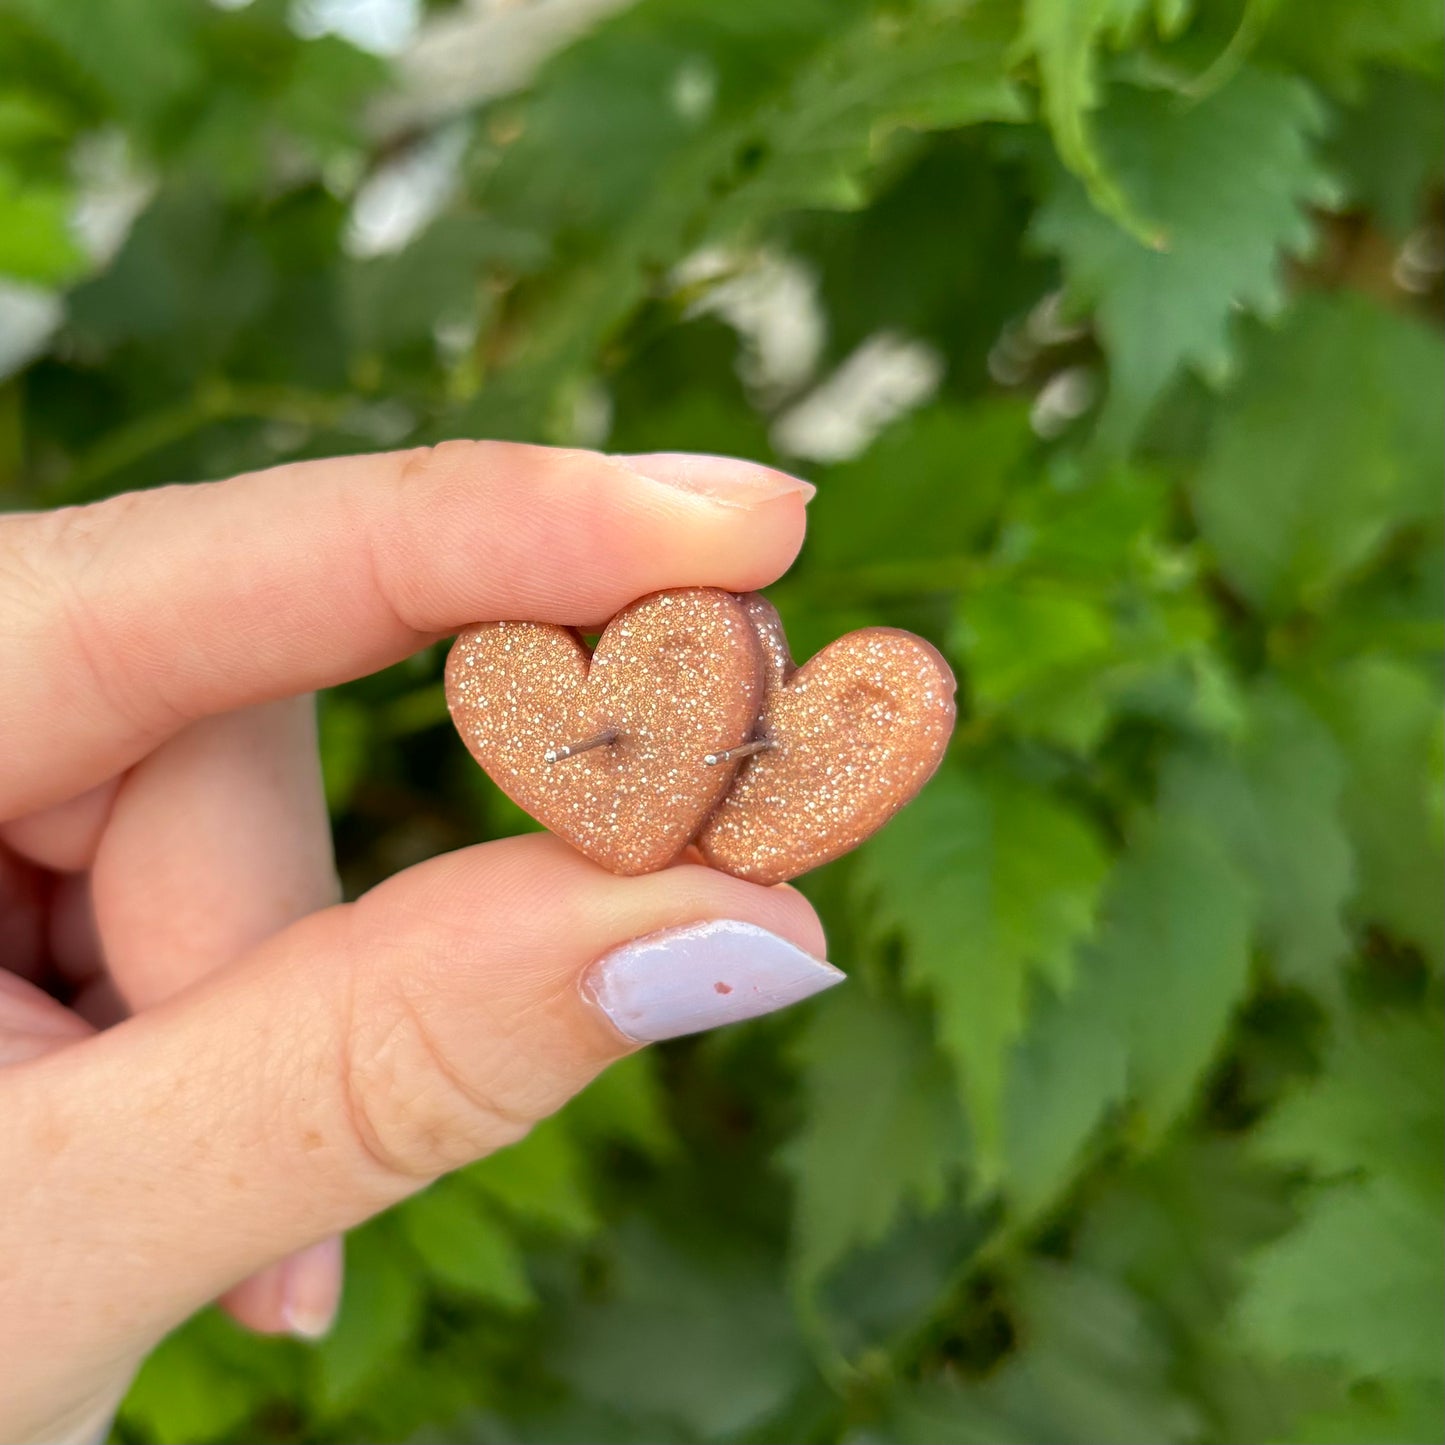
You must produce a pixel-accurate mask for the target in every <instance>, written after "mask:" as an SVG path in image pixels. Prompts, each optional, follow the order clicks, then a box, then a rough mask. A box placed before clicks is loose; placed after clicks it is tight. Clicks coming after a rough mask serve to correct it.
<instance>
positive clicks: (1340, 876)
mask: <svg viewBox="0 0 1445 1445" xmlns="http://www.w3.org/2000/svg"><path fill="white" fill-rule="evenodd" d="M1344 780H1345V765H1344V760H1343V759H1342V757H1341V755H1340V750H1339V748H1338V746H1337V744H1336V743H1335V740H1334V738H1333V737H1332V736H1331V735H1330V732H1329V729H1328V728H1327V727H1326V726H1325V725H1324V724H1323V723H1322V722H1321V721H1320V720H1319V719H1318V718H1317V717H1316V716H1315V715H1314V714H1313V713H1312V712H1311V711H1310V709H1309V708H1308V707H1307V706H1306V705H1305V704H1304V703H1303V702H1301V701H1300V699H1299V698H1297V697H1295V696H1293V695H1292V694H1291V693H1289V692H1288V691H1287V690H1286V689H1285V688H1283V687H1282V686H1280V685H1279V684H1278V683H1275V682H1272V681H1270V682H1265V683H1263V684H1261V685H1260V686H1258V687H1256V688H1255V689H1254V691H1253V693H1252V694H1251V695H1250V697H1249V699H1248V712H1247V716H1246V724H1245V728H1244V732H1243V735H1242V736H1241V737H1240V738H1239V739H1238V746H1237V748H1236V750H1235V752H1234V755H1233V756H1229V755H1226V754H1223V753H1220V752H1215V753H1213V754H1197V755H1196V754H1183V753H1180V754H1176V755H1175V757H1174V758H1173V759H1172V760H1171V764H1170V766H1169V767H1168V769H1167V770H1166V772H1165V774H1164V778H1163V781H1162V785H1161V786H1162V791H1163V793H1164V795H1165V797H1166V799H1168V801H1169V805H1172V806H1174V807H1176V808H1178V809H1179V810H1180V811H1181V812H1185V813H1187V814H1189V815H1191V816H1193V817H1196V818H1203V819H1208V820H1210V822H1211V824H1212V826H1213V827H1214V829H1215V830H1216V831H1217V833H1218V835H1219V836H1220V837H1221V838H1225V839H1228V840H1229V845H1230V850H1231V852H1232V853H1233V855H1234V857H1235V858H1236V859H1238V860H1239V861H1240V862H1241V863H1242V864H1243V865H1244V867H1245V869H1246V870H1247V871H1248V873H1249V876H1250V878H1251V879H1252V880H1253V881H1254V883H1255V885H1256V887H1257V888H1258V890H1259V905H1260V926H1261V931H1262V937H1263V941H1264V942H1265V944H1266V945H1267V946H1268V947H1269V948H1270V950H1271V952H1272V954H1273V958H1274V962H1275V965H1276V967H1277V968H1278V969H1279V971H1280V973H1281V974H1283V975H1284V976H1286V977H1288V978H1291V979H1294V980H1297V981H1299V982H1302V983H1307V984H1311V985H1314V986H1317V987H1321V988H1324V989H1327V990H1328V989H1332V988H1333V986H1334V984H1335V982H1336V981H1337V976H1338V975H1337V970H1338V966H1339V964H1340V963H1341V962H1342V960H1343V959H1344V958H1345V956H1346V954H1347V953H1348V951H1349V947H1350V940H1349V937H1348V935H1347V933H1346V931H1345V923H1344V919H1345V908H1346V905H1347V904H1348V903H1349V900H1350V896H1351V893H1352V892H1353V888H1354V863H1353V855H1352V852H1351V848H1350V843H1349V839H1348V837H1347V836H1346V834H1345V828H1344V822H1343V818H1342V816H1341V796H1342V793H1343V790H1344Z"/></svg>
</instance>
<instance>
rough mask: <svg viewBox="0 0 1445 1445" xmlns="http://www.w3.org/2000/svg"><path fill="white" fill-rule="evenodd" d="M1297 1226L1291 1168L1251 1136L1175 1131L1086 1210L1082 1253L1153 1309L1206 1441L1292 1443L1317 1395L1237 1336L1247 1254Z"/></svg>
mask: <svg viewBox="0 0 1445 1445" xmlns="http://www.w3.org/2000/svg"><path fill="white" fill-rule="evenodd" d="M1293 1220H1294V1211H1293V1209H1292V1207H1291V1202H1290V1190H1289V1187H1288V1183H1287V1180H1286V1179H1285V1177H1284V1175H1283V1173H1282V1172H1281V1171H1279V1170H1276V1169H1273V1168H1270V1167H1267V1166H1264V1165H1262V1164H1261V1162H1260V1161H1259V1160H1257V1159H1256V1158H1254V1157H1253V1156H1252V1154H1251V1153H1250V1151H1249V1149H1248V1147H1247V1143H1246V1142H1244V1141H1241V1140H1239V1139H1233V1138H1216V1137H1212V1136H1207V1135H1206V1136H1202V1137H1201V1136H1193V1135H1185V1134H1181V1135H1177V1136H1175V1137H1174V1138H1172V1139H1171V1140H1170V1141H1169V1144H1168V1145H1167V1146H1166V1147H1165V1148H1164V1149H1162V1150H1160V1151H1159V1152H1158V1153H1157V1154H1155V1155H1153V1156H1148V1157H1145V1158H1143V1159H1140V1160H1138V1161H1137V1162H1135V1163H1134V1164H1132V1165H1131V1166H1130V1167H1128V1168H1126V1169H1125V1170H1123V1171H1122V1172H1121V1173H1118V1174H1116V1175H1114V1177H1112V1178H1109V1177H1105V1178H1103V1179H1101V1180H1099V1183H1098V1192H1097V1193H1096V1194H1095V1195H1093V1197H1091V1199H1090V1201H1089V1203H1088V1205H1087V1212H1086V1214H1085V1216H1084V1219H1083V1221H1082V1224H1081V1226H1080V1231H1079V1236H1078V1243H1077V1248H1076V1258H1077V1259H1078V1260H1079V1261H1080V1262H1081V1263H1083V1264H1084V1265H1086V1266H1087V1267H1088V1268H1090V1269H1093V1270H1096V1271H1098V1272H1099V1273H1101V1274H1104V1275H1107V1276H1108V1277H1109V1278H1114V1279H1119V1280H1122V1281H1124V1282H1126V1283H1127V1284H1128V1285H1129V1286H1130V1287H1131V1288H1132V1289H1133V1290H1135V1291H1136V1292H1137V1294H1138V1295H1139V1297H1140V1298H1141V1299H1143V1300H1145V1301H1147V1302H1148V1305H1149V1308H1150V1312H1151V1317H1152V1319H1153V1320H1154V1321H1156V1327H1157V1328H1159V1331H1160V1334H1161V1335H1162V1336H1164V1337H1165V1338H1167V1339H1168V1340H1169V1342H1170V1344H1171V1347H1172V1354H1173V1357H1174V1366H1173V1372H1172V1373H1173V1378H1174V1379H1175V1381H1176V1382H1177V1383H1178V1384H1179V1385H1180V1387H1181V1388H1182V1389H1183V1390H1184V1391H1185V1393H1186V1394H1187V1395H1188V1396H1189V1398H1190V1399H1191V1400H1192V1401H1193V1402H1195V1403H1196V1404H1197V1405H1198V1406H1199V1407H1200V1408H1201V1409H1202V1410H1203V1412H1204V1413H1205V1415H1206V1417H1207V1419H1208V1425H1207V1427H1206V1430H1205V1433H1204V1437H1203V1438H1205V1439H1217V1440H1280V1439H1284V1438H1286V1437H1287V1436H1288V1435H1289V1433H1290V1430H1291V1427H1292V1425H1293V1423H1294V1420H1295V1418H1296V1417H1297V1415H1298V1413H1299V1410H1300V1407H1301V1404H1302V1403H1304V1402H1312V1401H1317V1400H1318V1397H1319V1392H1318V1390H1315V1391H1312V1392H1307V1391H1306V1389H1305V1388H1304V1381H1302V1380H1301V1379H1299V1378H1297V1375H1296V1373H1295V1372H1292V1371H1289V1370H1284V1369H1277V1368H1273V1367H1272V1366H1271V1365H1270V1364H1269V1363H1268V1362H1266V1361H1264V1360H1261V1359H1260V1358H1259V1357H1258V1356H1257V1355H1254V1354H1253V1353H1251V1352H1248V1351H1246V1350H1244V1349H1242V1348H1241V1347H1240V1345H1239V1343H1238V1341H1237V1340H1235V1339H1234V1338H1233V1337H1232V1334H1231V1332H1230V1329H1229V1326H1230V1323H1231V1315H1230V1311H1231V1309H1232V1306H1233V1304H1234V1301H1235V1299H1236V1296H1237V1294H1238V1291H1239V1287H1240V1282H1241V1279H1242V1276H1243V1271H1244V1264H1245V1260H1246V1258H1247V1256H1248V1254H1249V1253H1250V1252H1251V1251H1253V1250H1255V1249H1258V1248H1259V1247H1260V1246H1261V1245H1263V1244H1265V1243H1267V1242H1269V1241H1271V1240H1273V1239H1275V1238H1277V1237H1278V1236H1279V1235H1280V1234H1282V1233H1283V1232H1284V1231H1285V1230H1286V1229H1287V1228H1288V1227H1289V1225H1290V1224H1291V1223H1292V1222H1293Z"/></svg>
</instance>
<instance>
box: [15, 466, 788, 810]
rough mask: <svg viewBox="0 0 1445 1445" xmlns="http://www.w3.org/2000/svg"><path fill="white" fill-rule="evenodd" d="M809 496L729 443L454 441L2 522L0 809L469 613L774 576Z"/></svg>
mask: <svg viewBox="0 0 1445 1445" xmlns="http://www.w3.org/2000/svg"><path fill="white" fill-rule="evenodd" d="M810 493H811V488H809V487H808V485H807V483H805V482H800V481H798V480H797V479H795V478H792V477H788V476H785V475H784V474H783V473H781V472H777V471H773V470H772V469H770V468H767V467H761V466H756V465H754V464H752V463H748V462H740V461H732V460H729V459H726V458H718V457H690V456H681V455H672V454H664V455H657V456H649V457H632V458H627V457H607V456H602V455H600V454H598V453H595V452H584V451H571V450H562V449H554V448H548V447H533V446H522V445H518V444H513V443H504V442H462V441H457V442H445V443H442V444H441V445H440V446H437V447H432V448H425V449H422V450H418V451H410V452H393V453H382V454H377V455H372V456H360V457H346V458H338V459H334V460H328V461H314V462H302V463H295V464H292V465H289V466H283V467H277V468H274V469H273V470H270V471H266V472H257V473H253V474H251V475H249V476H244V477H238V478H235V479H234V480H231V481H227V482H216V483H209V484H204V485H192V486H174V487H166V488H161V489H158V490H156V491H152V492H140V493H133V494H128V495H126V496H122V497H115V498H112V499H111V500H110V501H107V502H101V503H98V504H96V505H94V506H90V507H81V508H71V509H67V510H65V511H61V512H51V513H41V514H36V515H27V516H16V517H11V518H7V519H5V520H4V522H3V524H0V578H3V579H4V581H5V586H4V589H3V592H0V672H3V674H4V676H5V678H6V679H7V685H6V688H5V689H4V691H3V693H0V757H3V758H5V759H8V760H12V761H11V765H10V766H9V767H6V768H4V769H3V772H4V774H5V776H3V777H0V818H4V817H14V816H17V815H19V814H21V813H24V812H28V811H30V810H31V809H34V808H39V807H43V806H46V805H47V804H50V803H52V802H55V801H58V800H60V799H63V798H66V797H70V796H72V795H74V794H75V793H77V792H79V791H81V790H82V789H84V788H87V787H90V786H92V785H93V784H95V783H97V782H100V781H101V780H103V779H105V778H107V777H110V776H111V775H113V774H114V773H116V772H117V771H119V770H121V769H123V768H125V767H128V766H129V765H130V764H131V763H133V762H135V761H136V760H137V759H138V758H140V757H142V756H144V755H145V754H146V753H147V752H149V751H150V750H151V749H152V748H153V747H155V746H156V744H157V743H158V742H160V741H161V740H162V739H164V738H165V737H167V736H169V735H170V734H172V733H174V732H176V731H177V730H178V729H179V728H180V727H182V726H184V725H185V724H186V723H188V722H192V721H195V720H196V719H198V718H201V717H205V716H210V715H213V714H216V713H220V712H225V711H229V710H230V709H232V708H238V707H244V706H248V705H250V704H253V703H258V702H267V701H271V700H274V699H276V698H279V697H284V696H288V695H291V694H293V693H298V692H306V691H311V690H313V689H316V688H320V687H327V686H330V685H332V684H335V683H338V682H342V681H345V680H347V679H349V678H353V677H358V676H361V675H362V674H364V673H367V672H372V671H375V670H376V669H378V668H381V667H385V666H387V665H388V664H390V663H393V662H396V661H398V660H399V659H401V658H403V657H405V656H406V655H407V654H408V653H411V652H414V651H416V650H417V649H418V648H420V647H423V646H425V645H426V644H428V643H429V642H432V641H435V640H436V639H437V638H439V637H443V636H446V635H447V634H448V633H450V632H454V631H456V630H458V629H459V628H461V627H463V626H465V625H466V624H468V623H470V622H476V621H479V620H492V619H517V620H535V621H541V622H560V623H568V624H574V625H585V624H587V623H592V622H600V621H602V620H603V619H605V618H607V617H609V616H611V615H612V614H613V613H614V612H616V611H618V610H619V609H620V608H621V607H623V606H624V605H625V604H626V603H628V602H629V601H631V600H632V599H633V598H636V597H639V596H642V595H644V594H645V593H648V592H652V591H656V590H657V589H659V588H663V587H672V586H685V585H692V586H714V587H725V588H729V589H731V590H735V591H747V590H751V589H753V588H756V587H760V586H764V585H766V584H767V583H768V582H771V581H773V580H774V579H775V578H776V577H777V576H779V575H780V574H781V573H782V572H783V571H784V570H785V569H786V568H787V566H788V565H789V563H790V562H791V561H792V559H793V557H794V556H795V555H796V553H797V550H798V548H799V546H800V545H801V543H802V537H803V507H804V503H805V502H806V500H807V497H808V495H810Z"/></svg>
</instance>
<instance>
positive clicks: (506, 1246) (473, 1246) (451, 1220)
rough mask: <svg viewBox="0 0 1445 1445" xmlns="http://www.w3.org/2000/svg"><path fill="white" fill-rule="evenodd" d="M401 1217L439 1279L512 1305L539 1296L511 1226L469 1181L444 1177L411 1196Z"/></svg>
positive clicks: (496, 1302) (517, 1306)
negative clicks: (478, 1195)
mask: <svg viewBox="0 0 1445 1445" xmlns="http://www.w3.org/2000/svg"><path fill="white" fill-rule="evenodd" d="M397 1223H398V1225H399V1226H400V1229H401V1233H402V1234H403V1236H404V1237H405V1238H406V1241H407V1243H408V1244H410V1245H411V1247H412V1248H413V1249H414V1250H415V1251H416V1253H417V1257H418V1258H419V1259H420V1260H421V1262H422V1263H423V1264H424V1265H425V1266H426V1270H427V1273H428V1274H429V1275H430V1276H431V1277H432V1278H433V1279H434V1280H436V1281H437V1282H438V1283H439V1284H444V1285H448V1286H450V1287H451V1288H452V1289H455V1290H460V1291H461V1292H462V1293H463V1294H466V1295H469V1296H472V1297H473V1298H475V1299H478V1300H484V1301H485V1302H486V1303H488V1304H492V1305H497V1306H500V1307H501V1308H503V1309H508V1310H524V1309H527V1308H529V1307H530V1306H532V1305H534V1304H536V1302H537V1297H536V1295H535V1293H534V1292H533V1290H532V1284H531V1281H530V1280H529V1279H528V1278H527V1269H526V1264H525V1261H524V1259H523V1255H522V1251H521V1248H520V1246H519V1245H518V1244H517V1241H516V1239H515V1238H514V1236H513V1234H512V1232H511V1230H510V1229H509V1228H508V1227H507V1226H506V1225H505V1224H504V1223H502V1221H501V1220H500V1219H498V1218H497V1216H496V1215H495V1214H494V1213H492V1212H491V1211H490V1210H489V1209H487V1208H486V1207H485V1206H484V1205H482V1204H480V1203H479V1202H478V1201H477V1199H476V1198H475V1197H474V1196H473V1195H472V1194H471V1193H470V1192H469V1191H468V1190H467V1189H466V1187H465V1184H464V1181H462V1180H457V1179H444V1180H442V1181H441V1182H440V1183H438V1184H433V1185H432V1186H431V1188H430V1189H427V1190H424V1191H423V1192H422V1193H421V1194H418V1195H416V1196H414V1197H413V1198H411V1199H409V1200H407V1202H406V1203H405V1204H404V1205H403V1206H402V1207H401V1208H400V1209H399V1210H398V1211H397Z"/></svg>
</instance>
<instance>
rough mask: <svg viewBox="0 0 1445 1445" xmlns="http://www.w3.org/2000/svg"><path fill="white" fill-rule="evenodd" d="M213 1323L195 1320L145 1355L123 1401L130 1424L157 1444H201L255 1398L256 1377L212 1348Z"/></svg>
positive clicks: (224, 1431) (223, 1432) (229, 1426)
mask: <svg viewBox="0 0 1445 1445" xmlns="http://www.w3.org/2000/svg"><path fill="white" fill-rule="evenodd" d="M215 1326H216V1322H215V1321H213V1320H204V1321H196V1322H193V1323H192V1324H190V1325H188V1326H186V1327H185V1328H183V1329H181V1330H179V1331H177V1332H176V1333H175V1334H173V1335H171V1336H169V1337H168V1338H167V1339H165V1340H163V1341H162V1342H161V1344H160V1346H159V1347H158V1348H157V1349H156V1350H155V1351H154V1352H153V1353H152V1354H151V1355H150V1356H149V1357H148V1358H147V1360H146V1362H145V1364H144V1365H142V1366H141V1370H140V1373H139V1374H138V1375H137V1376H136V1378H135V1381H134V1383H133V1384H132V1385H131V1387H130V1391H129V1393H128V1394H127V1395H126V1397H125V1403H124V1404H123V1405H122V1406H121V1410H120V1418H121V1420H122V1421H123V1422H124V1424H125V1425H126V1426H127V1427H128V1428H130V1429H134V1430H137V1431H141V1432H144V1434H145V1436H146V1438H147V1439H150V1440H154V1441H155V1442H156V1445H201V1442H204V1441H210V1440H220V1439H222V1438H223V1437H225V1436H228V1435H230V1434H232V1432H233V1431H236V1430H238V1429H239V1428H240V1427H241V1426H242V1425H244V1424H245V1423H246V1422H247V1421H248V1420H249V1419H250V1417H251V1414H252V1411H253V1410H254V1408H255V1406H256V1404H257V1403H258V1395H259V1391H258V1390H257V1387H256V1382H255V1381H254V1380H253V1379H251V1378H250V1377H248V1375H247V1373H246V1372H245V1371H244V1370H243V1369H238V1368H237V1366H236V1364H235V1363H234V1361H231V1360H227V1359H225V1358H224V1357H222V1356H221V1355H219V1354H217V1352H216V1351H215V1350H213V1349H212V1348H211V1347H210V1343H209V1342H210V1339H211V1337H212V1334H213V1332H214V1328H215ZM222 1328H224V1326H223V1327H222Z"/></svg>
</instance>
